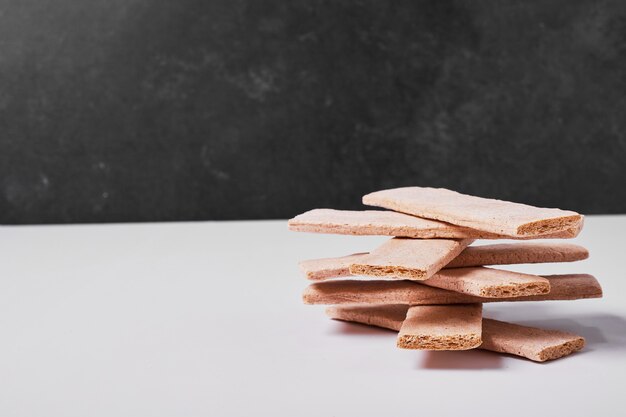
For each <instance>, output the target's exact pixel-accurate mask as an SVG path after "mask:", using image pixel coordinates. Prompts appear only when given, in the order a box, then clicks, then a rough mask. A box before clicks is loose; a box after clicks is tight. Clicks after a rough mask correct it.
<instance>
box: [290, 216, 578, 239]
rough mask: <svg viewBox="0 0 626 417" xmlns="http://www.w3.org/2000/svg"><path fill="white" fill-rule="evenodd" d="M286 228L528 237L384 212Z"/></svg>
mask: <svg viewBox="0 0 626 417" xmlns="http://www.w3.org/2000/svg"><path fill="white" fill-rule="evenodd" d="M288 227H289V230H292V231H295V232H310V233H330V234H340V235H377V236H397V237H409V238H415V239H436V238H443V239H528V238H527V237H519V238H511V237H509V236H505V235H499V234H495V233H489V232H485V231H481V230H475V229H470V228H467V227H463V226H456V225H453V224H450V223H445V222H440V221H437V220H432V219H424V218H421V217H416V216H411V215H408V214H403V213H398V212H396V211H387V210H362V211H354V210H334V209H313V210H309V211H307V212H305V213H302V214H299V215H297V216H296V217H294V218H293V219H290V220H289V221H288ZM578 232H579V230H578V229H571V230H565V231H562V232H557V233H554V234H549V235H542V236H539V237H534V236H533V237H531V238H532V239H536V238H550V239H557V238H563V239H568V238H572V237H575V236H576V235H577V234H578Z"/></svg>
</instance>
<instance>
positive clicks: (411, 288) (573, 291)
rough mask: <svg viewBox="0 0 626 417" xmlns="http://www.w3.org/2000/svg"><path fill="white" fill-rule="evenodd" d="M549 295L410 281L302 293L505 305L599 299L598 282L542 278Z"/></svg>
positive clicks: (338, 298)
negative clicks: (480, 292)
mask: <svg viewBox="0 0 626 417" xmlns="http://www.w3.org/2000/svg"><path fill="white" fill-rule="evenodd" d="M544 278H546V279H548V281H550V288H551V289H550V292H549V293H548V294H541V295H532V296H525V297H511V298H487V297H476V296H473V295H468V294H461V293H458V292H454V291H448V290H443V289H441V288H434V287H429V286H427V285H423V284H420V283H417V282H413V281H358V280H334V281H324V282H316V283H314V284H311V285H309V286H308V287H307V288H306V289H305V290H304V293H303V296H302V298H303V301H304V303H305V304H408V305H431V304H468V303H491V302H504V301H547V300H578V299H584V298H600V297H602V288H601V287H600V284H599V283H598V281H597V280H596V279H595V278H594V277H593V276H592V275H587V274H573V275H551V276H544Z"/></svg>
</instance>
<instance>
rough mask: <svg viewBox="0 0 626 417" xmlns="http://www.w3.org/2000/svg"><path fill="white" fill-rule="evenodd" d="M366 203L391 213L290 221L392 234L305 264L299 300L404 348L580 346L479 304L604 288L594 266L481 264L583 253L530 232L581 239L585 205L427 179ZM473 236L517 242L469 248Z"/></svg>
mask: <svg viewBox="0 0 626 417" xmlns="http://www.w3.org/2000/svg"><path fill="white" fill-rule="evenodd" d="M363 203H364V204H366V205H370V206H377V207H382V208H385V209H388V210H392V211H388V210H387V211H380V210H365V211H340V210H330V209H316V210H311V211H308V212H306V213H303V214H301V215H299V216H296V217H294V218H293V219H291V220H289V228H290V229H291V230H295V231H300V232H316V233H337V234H349V235H384V236H392V238H391V239H390V240H388V241H387V242H385V243H384V244H383V245H381V246H380V247H378V248H375V249H374V250H372V251H371V252H369V253H356V254H352V255H348V256H343V257H339V258H326V259H314V260H308V261H303V262H301V263H300V267H301V269H302V271H303V273H304V274H305V276H306V277H307V278H308V279H309V280H312V281H316V282H315V283H313V284H311V285H310V286H309V287H308V288H306V290H305V291H304V295H303V298H304V302H305V303H306V304H328V305H331V307H329V308H328V309H327V310H326V312H327V314H328V315H329V316H330V317H331V318H333V319H338V320H345V321H352V322H358V323H364V324H368V325H373V326H379V327H385V328H389V329H393V330H396V331H398V332H399V333H398V339H397V345H398V347H400V348H404V349H424V350H465V349H474V348H478V349H486V350H491V351H496V352H504V353H509V354H513V355H518V356H523V357H526V358H528V359H531V360H534V361H540V362H542V361H546V360H550V359H556V358H560V357H563V356H566V355H569V354H570V353H572V352H576V351H578V350H580V349H582V347H583V346H584V344H585V340H584V338H583V337H581V336H578V335H575V334H571V333H566V332H562V331H558V330H543V329H538V328H533V327H527V326H521V325H517V324H512V323H506V322H502V321H497V320H491V319H488V318H484V317H483V308H482V303H490V302H503V301H542V300H577V299H583V298H599V297H602V289H601V287H600V285H599V284H598V282H597V281H596V279H595V278H594V277H593V276H591V275H587V274H574V275H550V276H538V275H530V274H522V273H518V272H511V271H505V270H502V269H494V268H488V267H486V266H492V265H507V264H509V265H510V264H522V263H545V262H572V261H578V260H582V259H586V258H587V257H588V256H589V254H588V252H587V250H586V249H585V248H583V247H581V246H577V245H572V244H565V243H557V244H554V243H549V244H547V243H538V242H529V241H528V240H531V239H546V238H549V239H556V238H565V239H566V238H573V237H575V236H577V235H578V233H579V232H580V230H581V229H582V226H583V216H581V215H580V214H578V213H575V212H572V211H565V210H560V209H553V208H538V207H533V206H528V205H525V204H518V203H512V202H508V201H501V200H492V199H486V198H480V197H474V196H469V195H464V194H459V193H457V192H454V191H450V190H446V189H435V188H423V187H407V188H396V189H391V190H383V191H378V192H374V193H371V194H368V195H366V196H364V197H363ZM475 239H515V240H524V242H520V243H513V244H505V243H502V244H491V245H482V246H470V245H471V244H472V243H473V242H474V240H475Z"/></svg>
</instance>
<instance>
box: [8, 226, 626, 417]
mask: <svg viewBox="0 0 626 417" xmlns="http://www.w3.org/2000/svg"><path fill="white" fill-rule="evenodd" d="M623 236H626V216H588V217H587V219H586V227H585V230H584V231H583V233H582V234H581V236H580V237H579V238H577V239H575V240H573V241H572V242H576V243H580V244H582V245H585V246H587V247H588V248H589V250H590V252H591V258H590V259H589V260H586V261H583V262H577V263H569V264H549V265H548V264H544V265H529V266H517V267H516V268H511V269H516V270H519V271H528V272H535V273H542V274H550V273H571V272H585V273H591V274H594V275H595V276H596V277H597V278H598V279H599V280H600V282H601V283H602V285H603V288H604V292H605V298H603V299H599V300H579V301H572V302H565V301H553V302H539V303H537V302H536V303H530V302H529V303H517V304H506V303H503V304H490V305H486V306H485V316H488V317H494V318H499V319H504V320H509V321H514V322H518V323H524V324H532V325H536V326H542V327H546V328H558V329H562V330H569V331H573V332H577V333H579V334H581V335H583V336H585V337H586V338H587V347H586V348H585V350H584V351H583V352H581V353H578V354H575V355H572V356H570V357H568V358H565V359H561V360H557V361H554V362H551V363H545V364H537V363H534V362H531V361H528V360H524V359H518V358H515V357H512V356H502V355H498V354H495V353H491V352H484V351H466V352H419V351H407V350H400V349H397V348H396V347H395V334H394V333H393V332H391V331H385V330H377V329H371V328H367V327H365V326H360V325H354V324H346V323H341V322H336V321H332V320H329V319H327V318H326V316H325V315H324V313H323V310H324V307H322V306H305V305H303V304H301V301H300V293H301V291H302V289H303V288H304V287H305V286H306V285H307V282H306V280H305V279H304V278H302V277H301V276H300V274H299V271H298V269H297V261H298V260H302V259H308V258H316V257H327V256H340V255H344V254H348V253H353V252H357V251H366V250H369V249H372V248H373V247H375V246H376V245H378V244H379V243H381V242H383V241H384V240H385V239H386V238H381V237H350V236H336V235H315V234H307V233H294V232H288V231H287V227H286V222H284V221H257V222H219V223H216V222H198V223H165V224H126V225H78V226H26V227H24V226H18V227H1V228H0V249H1V250H0V253H1V254H2V255H1V257H2V258H1V262H0V268H1V275H0V286H1V288H0V329H1V332H0V335H1V336H0V338H1V339H0V341H1V343H0V416H3V417H13V416H29V417H30V416H46V417H52V416H64V417H70V416H81V417H85V416H176V417H180V416H216V417H217V416H220V417H221V416H253V415H262V416H269V415H273V416H359V417H364V416H404V415H424V416H437V415H457V416H459V415H470V416H472V415H486V416H491V415H494V416H495V415H506V416H522V415H523V416H530V415H535V416H536V415H551V416H564V415H567V416H568V417H572V416H585V417H588V416H604V417H605V416H624V415H626V410H625V408H624V405H623V404H624V402H623V400H624V399H626V384H625V383H624V377H625V376H626V355H625V354H626V284H625V282H626V277H625V276H624V272H623V267H622V266H621V260H622V259H624V258H625V257H626V255H625V254H624V244H623V241H622V239H623Z"/></svg>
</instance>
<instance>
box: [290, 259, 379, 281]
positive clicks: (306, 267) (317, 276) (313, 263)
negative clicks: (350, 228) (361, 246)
mask: <svg viewBox="0 0 626 417" xmlns="http://www.w3.org/2000/svg"><path fill="white" fill-rule="evenodd" d="M365 255H367V253H354V254H352V255H348V256H342V257H340V258H322V259H309V260H306V261H300V262H299V263H298V266H299V267H300V270H301V271H302V273H303V274H304V275H305V276H306V277H307V279H310V280H311V281H324V280H327V279H331V278H339V277H347V276H350V275H352V274H351V273H350V265H352V263H353V262H356V261H359V260H361V259H362V258H363V257H364V256H365Z"/></svg>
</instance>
